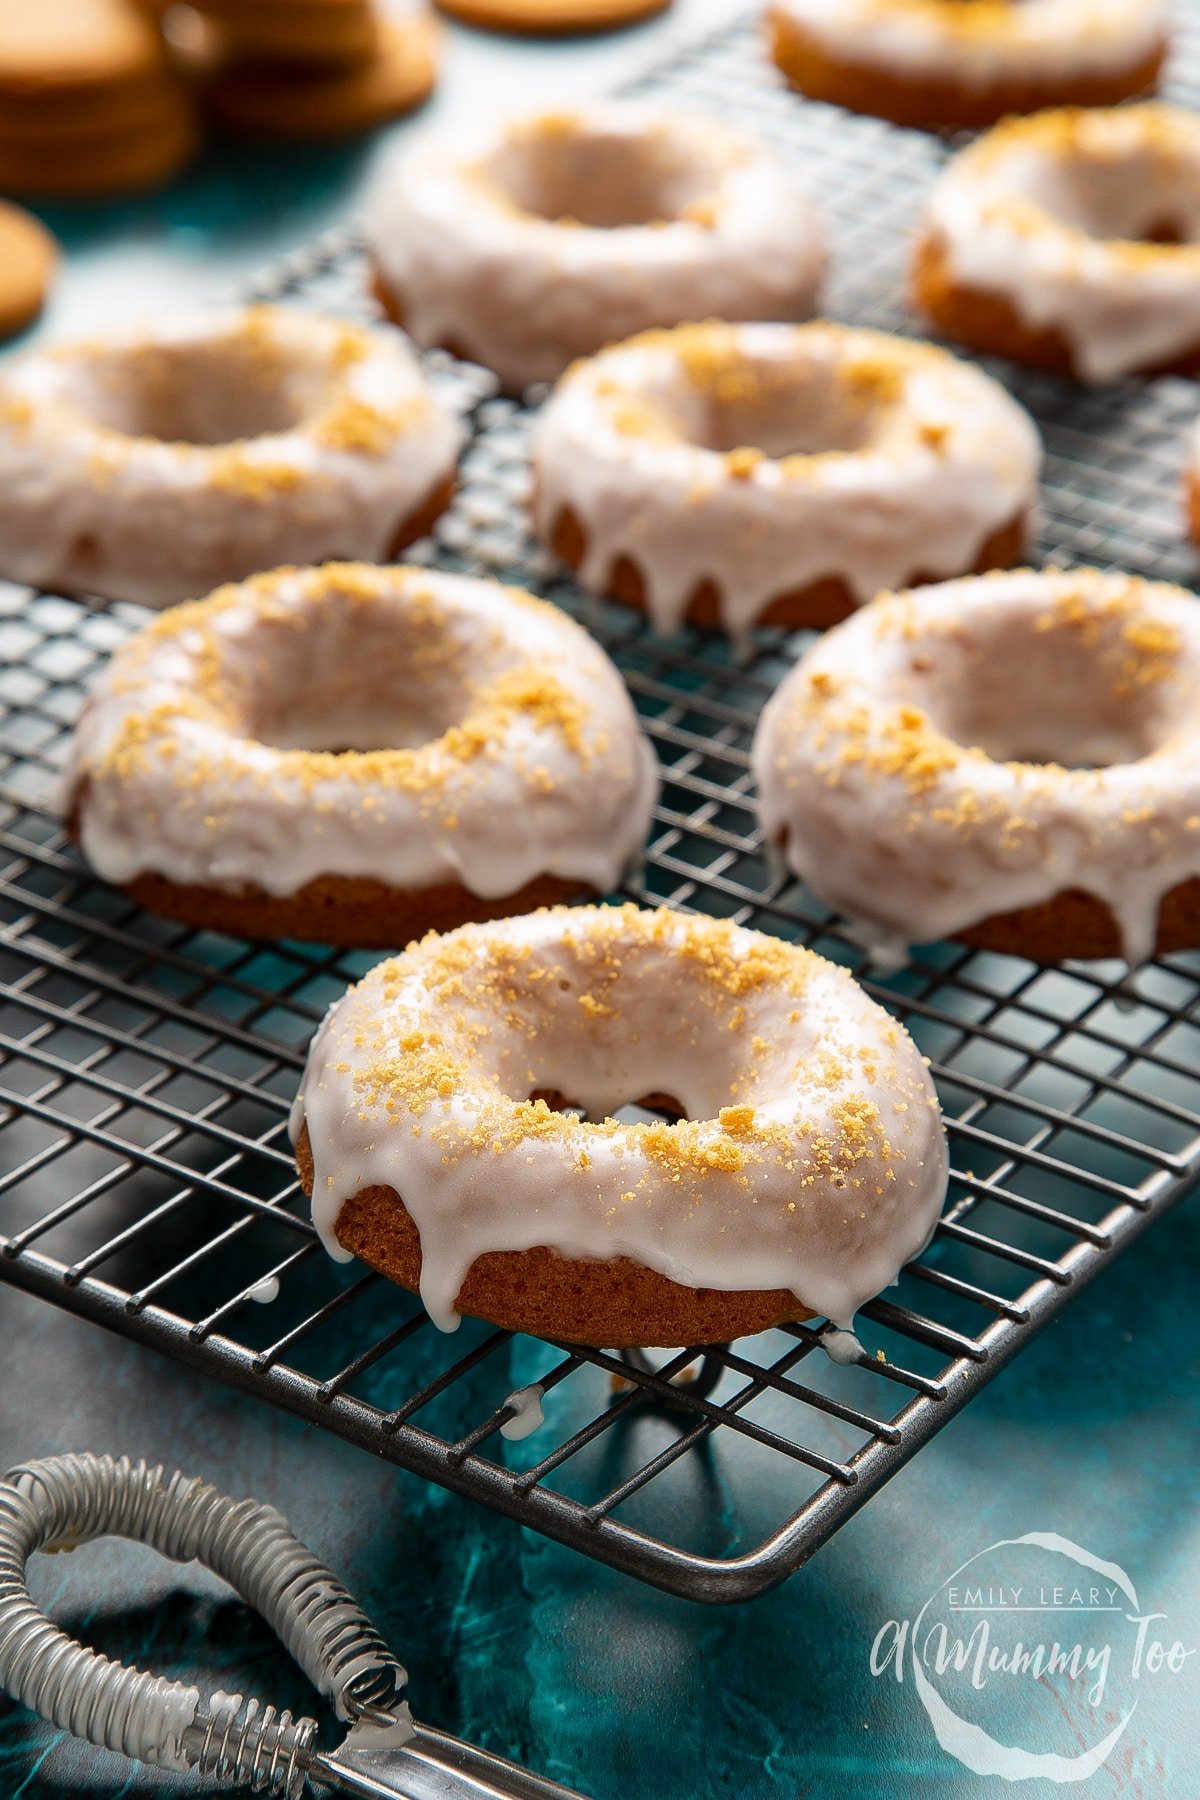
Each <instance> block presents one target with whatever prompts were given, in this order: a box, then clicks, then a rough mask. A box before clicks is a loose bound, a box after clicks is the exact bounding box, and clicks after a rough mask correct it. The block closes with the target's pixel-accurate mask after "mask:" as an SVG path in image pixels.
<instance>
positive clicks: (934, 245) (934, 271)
mask: <svg viewBox="0 0 1200 1800" xmlns="http://www.w3.org/2000/svg"><path fill="white" fill-rule="evenodd" d="M911 287H912V298H913V303H914V305H916V306H917V307H918V308H919V310H920V311H921V312H923V313H924V314H925V315H926V317H927V318H928V319H929V320H930V321H931V322H932V324H933V325H934V326H935V327H936V329H937V330H938V331H939V332H941V333H942V335H943V336H944V337H948V338H952V339H953V340H954V341H955V342H956V343H959V344H966V345H968V346H969V347H970V348H971V349H972V350H976V351H983V352H984V353H985V354H988V355H992V356H1007V357H1009V358H1010V360H1011V361H1013V362H1021V363H1031V364H1033V365H1034V366H1035V367H1037V368H1042V369H1053V370H1054V371H1056V373H1058V374H1060V375H1068V376H1070V377H1071V378H1072V379H1073V380H1078V379H1079V375H1078V371H1077V369H1076V367H1075V354H1074V351H1073V349H1072V347H1071V345H1070V344H1069V343H1068V341H1067V339H1066V338H1065V337H1064V336H1063V334H1062V332H1061V331H1058V330H1057V329H1056V328H1055V327H1053V326H1041V325H1038V326H1035V325H1027V324H1026V323H1025V321H1024V320H1023V319H1022V318H1021V316H1020V314H1019V313H1018V311H1017V309H1016V307H1015V306H1014V305H1013V304H1012V302H1011V301H1010V300H1008V299H1007V298H1006V297H1005V296H1004V295H1003V294H995V293H990V292H988V290H987V289H986V288H978V287H972V286H970V285H968V284H967V283H965V282H960V281H959V280H958V278H957V277H956V276H955V274H954V273H953V271H952V269H951V267H950V259H949V256H948V255H947V250H946V245H945V242H944V240H943V239H942V238H941V237H940V235H939V234H937V233H934V232H926V233H925V235H924V236H923V237H922V238H921V239H920V240H919V241H918V243H917V247H916V250H915V251H914V253H913V263H912V276H911ZM1131 373H1133V374H1136V375H1145V376H1152V375H1188V376H1190V375H1196V374H1200V340H1198V341H1197V342H1196V343H1195V344H1194V345H1192V346H1191V347H1190V348H1189V349H1187V350H1185V351H1184V352H1183V353H1182V355H1180V356H1177V357H1174V358H1172V359H1171V361H1170V362H1164V363H1154V364H1147V365H1145V366H1144V367H1142V368H1139V369H1136V370H1133V371H1131Z"/></svg>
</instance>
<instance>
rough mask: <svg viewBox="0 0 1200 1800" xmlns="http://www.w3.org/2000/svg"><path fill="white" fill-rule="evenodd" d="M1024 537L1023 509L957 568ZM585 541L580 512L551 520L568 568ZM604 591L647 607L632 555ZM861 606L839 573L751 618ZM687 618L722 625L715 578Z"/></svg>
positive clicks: (786, 622) (1014, 554) (820, 625)
mask: <svg viewBox="0 0 1200 1800" xmlns="http://www.w3.org/2000/svg"><path fill="white" fill-rule="evenodd" d="M1027 539H1028V525H1027V521H1026V519H1025V516H1024V514H1022V515H1021V516H1020V517H1019V518H1016V519H1010V520H1009V522H1008V524H1007V525H1002V526H1001V527H1000V529H999V530H998V531H994V532H993V533H992V534H991V536H990V537H988V538H985V539H984V541H983V544H982V545H981V546H980V550H979V554H978V556H977V557H976V559H975V561H974V563H973V564H972V565H971V567H970V568H969V569H964V570H962V571H961V573H963V574H967V575H983V574H985V573H986V572H987V571H988V570H989V569H1007V568H1011V567H1012V566H1013V565H1014V564H1015V563H1019V562H1020V561H1021V559H1022V557H1023V556H1024V554H1025V546H1026V542H1027ZM587 545H588V539H587V532H586V530H585V529H584V526H583V524H582V522H581V521H580V519H579V517H578V515H577V514H576V513H575V512H574V511H573V510H572V509H571V508H570V507H564V508H563V510H562V512H560V513H559V515H558V518H557V519H556V520H555V521H554V526H553V529H552V531H551V534H550V547H551V549H552V550H553V551H554V553H555V555H556V556H558V557H560V558H561V560H562V561H563V562H565V563H566V565H567V567H568V568H570V569H572V570H576V569H578V568H579V566H580V564H581V563H582V562H583V559H584V557H585V556H586V554H587ZM939 579H940V577H939V576H936V575H924V574H914V575H913V576H911V577H910V582H909V585H911V586H912V587H920V586H921V585H922V584H924V583H925V582H929V581H937V580H939ZM605 591H606V592H607V593H608V594H609V595H610V596H611V598H612V599H614V600H620V601H621V602H622V604H623V605H625V606H632V607H634V608H636V610H637V611H638V612H645V611H646V610H647V607H646V583H645V579H644V577H643V575H642V571H641V569H640V568H639V567H638V565H637V564H636V563H635V562H634V561H633V560H632V558H631V557H628V556H619V557H617V558H616V560H615V561H614V562H613V565H612V568H611V569H610V570H609V575H608V582H607V585H606V589H605ZM860 605H861V602H860V601H859V600H858V599H857V598H856V596H855V595H854V593H853V592H852V591H851V589H850V588H849V587H848V586H847V585H846V583H845V582H844V581H843V580H842V579H841V577H840V576H826V577H825V578H824V579H823V580H821V581H814V582H810V583H809V584H808V586H807V587H803V588H796V589H794V590H793V591H792V592H791V593H787V594H778V595H776V597H775V598H774V599H773V600H771V601H770V603H769V604H768V605H767V606H766V607H765V608H764V609H763V611H762V612H761V613H759V615H758V617H757V619H756V620H755V621H754V623H755V625H756V626H762V625H782V626H783V627H785V629H787V630H789V631H800V630H804V629H806V628H808V629H812V630H823V629H824V628H825V627H826V626H828V625H837V624H839V623H840V622H841V621H842V620H843V619H847V618H849V616H850V614H851V613H854V612H857V611H858V609H859V606H860ZM685 617H686V619H687V621H688V622H689V623H690V624H693V625H707V626H719V625H720V620H721V596H720V594H719V593H718V591H717V588H716V586H715V584H714V583H713V582H711V581H702V582H701V583H700V584H699V586H698V587H697V588H695V589H694V591H693V593H692V596H691V598H690V599H689V601H688V604H687V612H686V614H685Z"/></svg>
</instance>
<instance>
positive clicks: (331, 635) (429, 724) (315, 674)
mask: <svg viewBox="0 0 1200 1800" xmlns="http://www.w3.org/2000/svg"><path fill="white" fill-rule="evenodd" d="M235 660H236V663H237V667H238V670H239V672H240V678H239V679H238V680H237V689H236V691H237V693H238V696H239V703H240V713H241V721H240V722H241V727H242V730H243V731H244V733H245V735H246V736H247V737H250V738H253V739H255V740H256V741H257V742H259V743H262V744H267V745H269V746H271V748H273V749H276V750H316V751H332V752H335V753H345V752H371V751H377V750H410V749H418V748H420V747H421V746H422V745H425V744H429V743H432V742H433V741H435V740H436V739H438V738H440V737H442V736H443V735H444V734H445V733H446V732H447V731H448V730H449V729H450V728H451V727H452V726H454V725H457V724H460V723H461V722H462V720H463V719H464V718H465V717H466V716H467V714H468V712H469V710H470V705H471V699H472V692H473V689H472V684H471V681H470V679H469V668H470V659H469V657H468V655H467V654H466V653H465V647H464V646H463V645H461V644H460V643H459V641H458V640H457V638H456V637H455V636H454V634H453V633H451V632H449V631H446V630H445V629H444V627H443V626H442V624H441V623H440V621H439V620H438V618H437V617H434V616H431V615H429V614H427V613H425V612H423V610H422V609H421V607H420V606H419V605H418V606H406V605H400V604H397V605H374V604H369V605H363V604H362V603H361V601H357V602H356V599H355V597H354V596H353V595H349V594H348V595H342V594H339V592H338V590H337V589H336V588H333V587H330V588H329V589H327V591H325V592H324V593H323V594H322V596H321V598H320V601H319V603H318V602H316V601H313V602H310V603H309V604H307V605H305V606H304V607H303V609H302V611H301V612H300V614H299V615H298V616H297V615H296V614H292V615H288V616H281V617H279V618H276V619H272V618H271V617H270V616H269V615H267V616H266V617H263V618H260V619H258V620H257V621H256V623H255V626H254V629H253V631H252V633H250V634H248V635H247V637H246V638H244V639H242V640H241V642H240V643H239V646H238V651H237V652H236V653H235ZM247 671H248V673H247Z"/></svg>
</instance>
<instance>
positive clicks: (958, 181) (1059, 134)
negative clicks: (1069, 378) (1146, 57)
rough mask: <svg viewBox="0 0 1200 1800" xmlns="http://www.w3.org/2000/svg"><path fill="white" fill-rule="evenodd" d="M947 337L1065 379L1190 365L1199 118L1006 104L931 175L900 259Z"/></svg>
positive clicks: (1198, 352) (1199, 366) (1199, 242)
mask: <svg viewBox="0 0 1200 1800" xmlns="http://www.w3.org/2000/svg"><path fill="white" fill-rule="evenodd" d="M914 292H915V298H916V302H917V304H918V306H920V307H921V308H922V309H923V310H924V311H925V312H926V313H927V314H928V315H929V317H930V318H931V319H932V320H933V322H934V324H935V325H936V326H937V327H938V329H939V330H940V331H942V332H944V333H945V334H946V336H947V337H952V338H957V339H959V340H960V341H961V342H963V343H965V344H970V345H972V346H973V347H974V348H975V349H977V350H987V351H993V352H997V353H999V354H1000V355H1004V356H1012V357H1015V358H1017V359H1018V360H1020V361H1022V362H1032V363H1041V364H1044V365H1047V366H1048V367H1050V368H1054V369H1059V370H1062V371H1063V372H1064V373H1067V374H1070V375H1073V376H1075V377H1076V379H1077V380H1080V381H1089V382H1099V381H1113V380H1115V379H1116V378H1117V377H1119V376H1122V375H1131V374H1159V373H1165V372H1168V371H1170V372H1175V373H1180V374H1183V373H1195V372H1196V371H1197V370H1200V119H1197V118H1196V116H1195V115H1194V114H1193V113H1187V112H1183V111H1181V110H1179V109H1178V108H1175V107H1168V106H1134V107H1118V108H1117V109H1116V110H1115V111H1112V112H1094V113H1088V112H1077V111H1072V110H1067V111H1063V112H1051V113H1043V114H1042V115H1041V116H1040V117H1038V118H1034V119H1010V120H1008V121H1006V123H1005V124H1003V125H1000V126H998V127H997V128H996V130H995V131H992V132H989V133H988V135H987V136H986V137H984V138H980V139H979V140H978V141H977V142H976V143H974V144H971V145H970V146H969V147H968V148H967V149H966V150H964V151H962V152H961V154H960V155H958V156H956V157H955V159H954V161H953V162H952V163H951V164H950V165H949V167H948V168H947V169H946V171H945V173H944V174H943V175H942V176H941V178H940V180H939V181H938V182H937V183H936V184H935V186H934V188H933V191H932V193H931V195H930V198H929V203H928V207H927V210H926V215H925V227H924V232H923V235H922V237H921V239H920V242H919V244H918V247H917V253H916V260H915V265H914Z"/></svg>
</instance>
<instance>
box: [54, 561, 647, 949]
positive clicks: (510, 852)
mask: <svg viewBox="0 0 1200 1800" xmlns="http://www.w3.org/2000/svg"><path fill="white" fill-rule="evenodd" d="M656 793H657V768H656V764H655V759H654V754H653V752H652V750H651V749H650V746H649V744H648V742H647V740H646V739H645V738H643V737H642V736H641V734H640V733H639V731H638V727H637V718H636V715H635V713H634V710H633V707H632V704H631V702H630V700H629V696H628V694H627V693H626V690H625V687H624V685H623V683H622V682H621V679H620V677H619V676H618V674H617V672H616V670H615V669H614V668H613V666H612V664H611V663H610V662H609V660H608V658H607V657H606V656H605V655H604V652H603V651H602V650H601V649H600V648H599V646H598V645H597V644H595V643H594V642H593V641H592V639H591V638H589V637H588V635H587V633H586V632H585V631H583V630H582V628H581V627H580V626H578V625H576V624H575V623H574V622H573V621H572V620H571V619H569V618H568V617H567V616H566V614H565V613H561V612H559V611H558V609H557V608H555V607H552V606H549V605H547V604H546V603H545V602H544V601H541V600H535V599H533V598H532V596H530V595H528V594H524V593H521V592H520V591H519V590H517V589H515V588H503V587H500V586H499V584H498V583H496V582H491V581H473V580H469V579H467V578H465V577H463V576H456V575H443V574H431V573H430V572H429V571H428V570H425V569H416V568H411V569H406V568H385V569H381V568H373V567H369V566H368V565H366V564H354V563H349V564H337V563H331V564H329V565H327V566H326V567H325V568H321V569H301V570H297V569H278V570H276V571H275V572H274V573H273V574H269V575H259V576H256V577H254V579H252V580H251V581H248V582H245V583H244V584H242V585H241V586H239V587H229V588H222V589H220V590H218V592H217V593H215V594H213V595H211V596H210V598H209V599H207V600H204V601H199V602H195V603H193V604H192V605H190V606H182V607H178V608H176V609H175V610H174V611H173V612H169V613H166V614H164V615H163V617H161V618H159V619H156V620H155V621H153V622H152V623H151V624H150V625H148V626H146V627H145V628H144V629H143V630H142V631H141V632H139V633H138V634H137V635H136V636H135V637H133V638H132V639H130V640H129V642H128V643H127V644H126V645H125V646H124V647H123V648H122V649H121V650H120V651H119V652H118V654H117V655H116V656H115V657H114V658H113V661H112V663H111V664H110V665H109V667H108V669H107V670H106V671H105V673H104V674H103V675H102V676H101V678H100V681H99V683H98V685H97V687H96V688H95V689H94V691H93V693H92V695H91V697H90V699H89V700H88V702H87V705H86V707H85V710H84V712H83V715H82V717H81V719H80V721H79V724H78V725H77V727H76V730H75V735H74V738H73V740H72V744H71V748H70V754H69V757H68V761H67V768H66V775H65V783H64V797H63V806H64V810H65V812H66V815H67V819H68V822H69V825H70V829H71V831H72V834H73V835H74V836H75V837H76V838H77V840H78V842H79V845H80V848H81V850H82V852H83V855H84V857H85V859H86V860H87V861H88V862H89V863H90V864H91V866H92V867H93V868H94V869H95V870H96V872H97V873H98V874H99V875H101V876H103V877H104V879H105V880H107V881H111V882H113V883H114V884H115V885H117V886H118V887H122V888H124V889H126V891H127V892H128V893H129V894H130V895H132V897H133V898H134V899H135V900H136V901H138V902H139V904H141V905H144V906H146V907H148V908H149V909H150V910H151V911H153V912H159V913H164V914H166V915H167V916H168V917H171V918H178V919H184V920H186V921H187V922H188V923H189V924H193V925H199V926H207V927H211V928H212V929H214V930H220V931H228V932H232V933H234V934H236V935H239V936H243V937H267V938H281V937H289V938H315V939H317V940H318V941H319V942H322V943H334V944H364V945H374V946H387V945H392V944H403V943H405V942H407V940H408V939H409V938H410V937H412V936H413V935H415V934H416V933H418V932H421V931H425V930H427V929H429V928H430V927H432V926H439V927H443V928H445V927H448V926H451V925H458V924H461V923H462V922H463V921H464V920H466V919H488V918H495V917H497V916H498V915H501V914H504V913H508V912H513V911H518V912H519V911H521V910H522V909H523V908H524V907H526V906H530V905H537V904H540V903H543V902H545V901H548V900H556V899H562V898H565V897H567V896H569V895H573V894H577V893H579V892H580V891H581V890H584V889H586V890H588V891H590V892H601V893H604V892H607V891H608V890H609V889H610V888H612V887H614V886H615V885H616V883H617V881H618V879H619V877H620V875H621V873H622V871H623V869H624V867H625V865H626V863H627V862H629V860H630V859H631V858H632V857H634V856H635V855H636V854H637V853H638V852H640V850H641V847H642V845H643V843H644V841H645V836H646V831H647V828H648V825H649V820H650V812H651V808H652V806H653V803H654V800H655V797H656Z"/></svg>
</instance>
